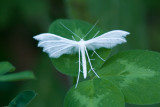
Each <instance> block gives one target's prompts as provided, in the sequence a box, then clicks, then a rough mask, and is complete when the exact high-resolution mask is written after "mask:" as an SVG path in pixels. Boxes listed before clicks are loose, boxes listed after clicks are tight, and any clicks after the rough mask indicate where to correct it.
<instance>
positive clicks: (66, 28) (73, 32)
mask: <svg viewBox="0 0 160 107" xmlns="http://www.w3.org/2000/svg"><path fill="white" fill-rule="evenodd" d="M60 24H61V25H62V26H63V27H64V28H66V29H67V30H68V31H70V32H71V33H72V34H73V35H75V36H76V37H78V38H79V39H81V38H80V37H79V36H78V35H77V34H76V33H74V32H73V31H72V30H70V29H69V28H68V27H67V26H65V25H64V24H63V23H62V22H60Z"/></svg>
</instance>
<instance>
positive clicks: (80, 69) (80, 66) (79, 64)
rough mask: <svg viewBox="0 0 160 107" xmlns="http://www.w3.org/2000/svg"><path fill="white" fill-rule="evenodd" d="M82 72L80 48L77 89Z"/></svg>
mask: <svg viewBox="0 0 160 107" xmlns="http://www.w3.org/2000/svg"><path fill="white" fill-rule="evenodd" d="M80 72H81V50H80V48H79V71H78V77H77V83H76V86H75V88H77V85H78V82H79V76H80Z"/></svg>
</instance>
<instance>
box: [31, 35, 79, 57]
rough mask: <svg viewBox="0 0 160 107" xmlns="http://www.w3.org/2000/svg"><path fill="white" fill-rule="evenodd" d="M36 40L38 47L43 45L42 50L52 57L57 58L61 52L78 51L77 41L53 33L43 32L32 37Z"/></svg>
mask: <svg viewBox="0 0 160 107" xmlns="http://www.w3.org/2000/svg"><path fill="white" fill-rule="evenodd" d="M34 39H36V40H38V41H39V43H38V47H43V51H44V52H46V53H48V54H49V56H50V57H52V58H58V57H60V56H61V55H63V54H72V53H74V52H78V45H77V41H73V40H69V39H66V38H63V37H60V36H57V35H55V34H50V33H43V34H40V35H37V36H35V37H34Z"/></svg>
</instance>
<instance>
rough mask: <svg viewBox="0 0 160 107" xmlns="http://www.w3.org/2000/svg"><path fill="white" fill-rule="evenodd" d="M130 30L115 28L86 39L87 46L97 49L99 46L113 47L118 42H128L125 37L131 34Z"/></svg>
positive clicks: (90, 48)
mask: <svg viewBox="0 0 160 107" xmlns="http://www.w3.org/2000/svg"><path fill="white" fill-rule="evenodd" d="M129 34H130V33H129V32H126V31H122V30H113V31H110V32H107V33H104V34H102V35H100V36H98V37H95V38H92V39H90V40H87V41H86V47H87V48H88V49H89V50H96V49H99V48H113V47H114V46H116V45H118V44H122V43H125V42H126V39H125V37H126V36H127V35H129Z"/></svg>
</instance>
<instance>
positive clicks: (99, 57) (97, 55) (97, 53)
mask: <svg viewBox="0 0 160 107" xmlns="http://www.w3.org/2000/svg"><path fill="white" fill-rule="evenodd" d="M94 53H95V54H96V55H97V56H98V57H99V58H100V59H101V60H102V61H105V60H104V59H103V58H102V57H101V56H99V55H98V53H97V52H96V51H94Z"/></svg>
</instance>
